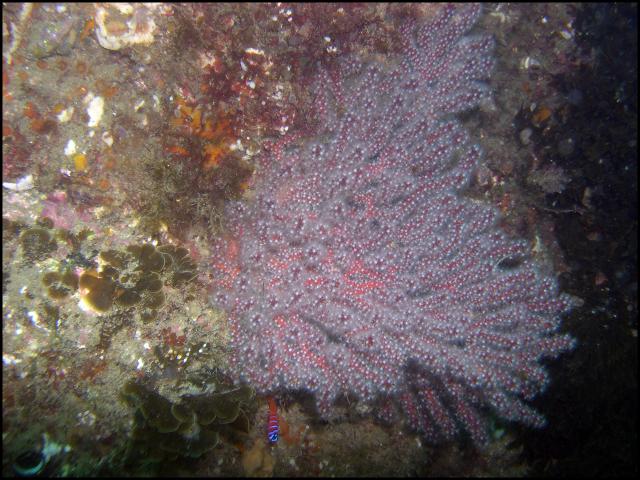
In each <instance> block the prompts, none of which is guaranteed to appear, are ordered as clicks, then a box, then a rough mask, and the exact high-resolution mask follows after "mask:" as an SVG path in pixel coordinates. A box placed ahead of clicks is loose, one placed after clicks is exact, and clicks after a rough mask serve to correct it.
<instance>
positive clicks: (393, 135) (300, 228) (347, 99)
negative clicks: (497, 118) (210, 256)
mask: <svg viewBox="0 0 640 480" xmlns="http://www.w3.org/2000/svg"><path fill="white" fill-rule="evenodd" d="M479 14H480V7H478V6H475V5H461V6H446V7H443V9H442V11H441V12H440V14H439V15H438V16H437V17H436V18H435V19H434V20H433V21H431V22H429V23H428V24H425V25H415V24H413V23H411V22H409V23H407V24H406V25H405V27H404V28H403V30H402V33H403V38H404V45H403V55H402V56H401V58H399V59H398V61H397V62H396V64H395V66H389V65H384V66H383V65H380V64H376V63H370V64H361V63H359V62H358V61H356V60H353V59H345V60H344V61H343V63H341V64H340V67H339V69H338V70H337V75H332V76H329V75H328V74H327V72H321V73H320V74H319V75H318V79H317V82H316V84H315V94H316V96H317V102H316V105H315V106H316V111H317V114H318V116H319V118H320V125H321V126H320V129H319V131H318V132H317V135H315V136H314V137H312V138H306V139H297V140H296V139H291V138H287V139H286V140H285V141H284V142H282V143H281V145H280V146H279V147H278V148H274V149H273V150H272V151H271V153H270V154H268V155H264V156H263V158H262V169H261V170H260V171H259V172H258V173H257V176H256V184H255V196H254V198H253V199H251V200H248V201H244V202H235V203H233V204H231V205H230V206H229V210H228V219H229V222H230V229H229V230H230V232H231V234H232V236H233V240H227V241H220V243H219V244H218V246H217V248H218V253H217V256H216V259H217V260H216V262H217V264H216V269H215V270H216V272H218V274H219V277H218V280H219V289H218V293H217V294H216V297H215V298H216V301H217V302H218V304H219V305H221V306H222V307H223V308H225V309H226V311H227V312H228V315H229V322H230V325H231V329H232V341H231V343H232V346H233V354H232V365H233V366H232V368H233V370H234V373H236V374H238V375H239V376H240V377H241V378H242V379H243V380H245V381H247V382H249V383H250V384H252V385H254V386H255V387H256V388H257V389H258V390H259V391H260V392H262V393H267V392H275V391H277V390H280V389H305V390H307V391H310V392H313V393H314V394H315V398H316V401H317V406H318V409H319V412H320V413H321V415H323V416H325V417H329V416H330V415H331V412H332V406H333V403H334V400H335V399H336V397H337V396H338V395H340V394H342V393H345V392H349V393H352V394H355V395H357V396H358V398H359V399H360V400H361V401H363V402H372V403H373V402H375V405H376V408H375V410H376V412H378V413H379V414H380V415H382V416H384V415H386V414H389V413H390V412H391V411H392V410H393V406H394V405H396V406H400V408H401V409H402V410H403V411H404V412H405V414H406V416H407V418H408V420H409V422H410V424H411V425H413V426H414V427H415V428H418V429H420V430H422V431H424V432H425V433H426V434H427V435H428V436H429V437H430V438H434V439H436V438H450V437H452V436H454V435H455V434H456V433H457V432H459V431H461V430H462V431H466V432H468V433H469V434H470V435H471V436H472V438H473V439H474V441H475V442H476V443H478V444H481V443H483V442H484V441H485V440H486V427H485V425H484V424H485V423H486V421H485V420H484V419H485V418H486V415H485V414H484V412H483V410H485V409H491V410H493V412H494V413H495V414H497V415H498V416H500V417H503V418H505V419H508V420H515V421H520V422H523V423H525V424H529V425H532V426H541V425H542V424H543V423H544V418H543V417H542V416H541V414H539V413H538V412H537V411H535V410H534V409H532V408H531V407H530V406H529V405H528V404H527V403H526V401H527V400H530V399H532V398H533V397H534V396H535V395H536V394H538V393H539V392H541V391H542V390H543V389H544V388H545V386H546V385H547V383H548V381H549V380H548V375H547V373H546V372H545V369H544V368H543V367H542V366H541V365H540V363H539V361H540V359H541V358H542V357H556V356H557V355H559V354H560V353H561V352H563V351H566V350H568V349H570V348H572V345H573V339H572V338H571V337H569V336H567V335H562V334H558V333H557V329H558V326H559V323H560V316H561V314H562V313H563V312H566V311H567V310H568V309H569V308H570V307H571V305H572V300H571V298H570V297H569V296H567V295H563V294H559V293H558V291H557V290H558V289H557V284H556V281H555V279H554V278H552V277H549V276H547V275H545V274H543V273H541V271H540V270H539V268H538V267H537V266H536V264H535V262H534V261H533V260H532V258H531V255H530V251H529V246H528V243H527V242H525V241H517V240H512V239H508V238H507V237H506V236H505V234H504V233H503V232H502V231H501V230H500V229H499V228H498V226H497V225H496V220H497V217H498V215H497V212H496V211H495V209H494V208H492V207H490V206H488V205H485V204H481V203H478V202H475V201H473V200H470V199H468V198H464V197H461V196H459V193H458V192H459V191H460V189H461V188H462V187H463V186H465V184H466V183H467V182H468V181H469V178H470V176H471V174H472V171H473V169H474V167H475V165H476V164H477V162H478V159H479V156H480V151H479V148H478V146H476V145H473V144H471V143H470V140H469V138H468V136H467V134H466V132H465V131H464V130H463V128H462V126H461V124H460V123H459V122H458V121H457V120H456V119H455V117H454V115H455V114H456V113H458V112H461V111H464V110H467V109H470V108H472V107H474V106H476V105H477V104H478V102H479V101H480V100H482V99H483V98H486V97H487V96H488V95H489V91H488V88H487V86H486V85H485V84H483V83H482V82H480V81H479V80H482V79H486V78H487V77H488V75H489V72H490V69H491V67H492V59H491V55H490V52H491V49H492V40H491V38H489V37H487V36H478V35H466V36H465V34H466V32H467V31H468V30H469V29H470V28H471V27H472V25H473V24H474V23H475V21H476V20H477V18H478V16H479Z"/></svg>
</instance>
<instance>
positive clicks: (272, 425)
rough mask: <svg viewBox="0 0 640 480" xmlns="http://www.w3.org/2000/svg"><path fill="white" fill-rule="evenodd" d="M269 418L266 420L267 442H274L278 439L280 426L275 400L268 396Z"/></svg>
mask: <svg viewBox="0 0 640 480" xmlns="http://www.w3.org/2000/svg"><path fill="white" fill-rule="evenodd" d="M267 401H268V402H269V420H268V421H267V437H268V438H269V443H271V444H274V443H276V442H277V441H278V434H279V433H280V426H279V424H278V414H277V411H276V401H275V400H274V399H273V398H272V397H269V398H268V400H267Z"/></svg>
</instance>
